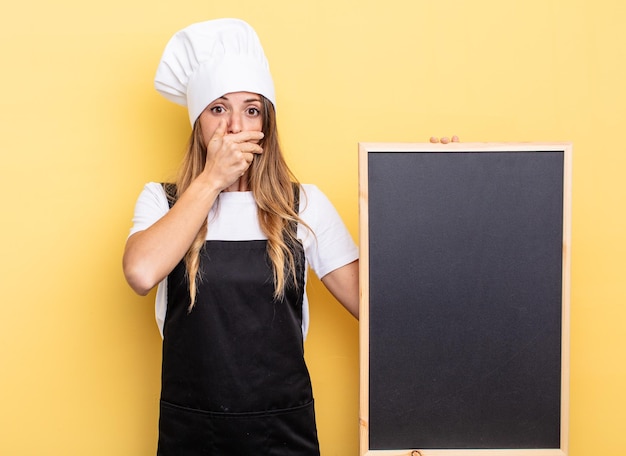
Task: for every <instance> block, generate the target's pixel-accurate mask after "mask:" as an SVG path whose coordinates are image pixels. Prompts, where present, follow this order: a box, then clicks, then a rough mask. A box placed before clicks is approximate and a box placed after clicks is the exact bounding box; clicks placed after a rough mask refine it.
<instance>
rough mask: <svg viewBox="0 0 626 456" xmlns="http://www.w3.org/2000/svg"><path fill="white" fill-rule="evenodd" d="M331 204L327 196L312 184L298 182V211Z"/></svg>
mask: <svg viewBox="0 0 626 456" xmlns="http://www.w3.org/2000/svg"><path fill="white" fill-rule="evenodd" d="M327 205H332V204H331V202H330V200H329V199H328V197H327V196H326V195H325V194H324V192H322V191H321V190H320V189H319V188H318V187H317V186H316V185H314V184H300V213H301V214H302V213H304V212H307V211H316V210H320V209H323V208H324V207H325V206H327Z"/></svg>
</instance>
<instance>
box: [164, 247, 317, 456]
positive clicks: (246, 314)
mask: <svg viewBox="0 0 626 456" xmlns="http://www.w3.org/2000/svg"><path fill="white" fill-rule="evenodd" d="M266 247H267V241H265V240H254V241H206V243H205V246H204V248H203V250H202V252H201V259H200V265H201V277H202V279H201V280H198V294H197V298H196V304H195V306H194V308H193V310H192V311H191V312H189V311H188V306H189V302H190V300H189V292H188V282H187V278H186V270H185V266H184V262H181V263H180V264H179V265H178V266H177V267H176V268H175V269H174V270H173V271H172V273H171V274H170V275H169V276H168V290H167V291H168V304H167V314H166V317H165V323H164V327H163V334H164V339H163V368H162V388H161V408H160V417H159V445H158V450H157V454H158V455H159V456H172V455H181V456H183V455H184V456H201V455H202V456H208V455H210V456H247V455H255V456H256V455H267V456H270V455H271V456H291V455H293V456H295V455H298V456H309V455H310V456H317V455H319V447H318V441H317V431H316V426H315V414H314V409H313V395H312V391H311V381H310V378H309V373H308V370H307V367H306V364H305V362H304V347H303V337H302V329H301V324H302V301H303V293H304V274H305V271H304V252H303V249H302V246H301V245H300V244H298V245H296V246H294V248H293V251H294V254H295V255H296V258H297V259H298V261H297V265H298V267H297V274H296V275H297V277H296V279H297V284H296V283H293V280H291V283H289V284H288V286H287V288H286V291H285V297H284V298H283V299H281V300H274V297H273V293H274V283H273V274H272V266H271V263H270V260H269V258H268V256H267V253H266Z"/></svg>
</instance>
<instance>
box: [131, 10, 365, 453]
mask: <svg viewBox="0 0 626 456" xmlns="http://www.w3.org/2000/svg"><path fill="white" fill-rule="evenodd" d="M155 86H156V88H157V90H158V91H159V92H160V93H161V94H163V95H164V96H165V97H166V98H168V99H170V100H172V101H174V102H176V103H178V104H181V105H184V106H186V107H187V108H188V113H189V118H190V122H191V125H192V133H191V137H190V141H189V144H188V148H187V153H186V155H185V157H184V160H183V163H182V165H181V168H180V171H179V176H178V179H177V182H176V184H175V185H161V184H157V183H150V184H148V185H146V187H145V188H144V190H143V192H142V193H141V195H140V196H139V199H138V201H137V205H136V208H135V215H134V219H133V222H134V224H133V228H132V230H131V234H130V236H129V238H128V240H127V244H126V249H125V252H124V260H123V266H124V273H125V276H126V279H127V281H128V283H129V284H130V286H131V287H132V288H133V289H134V290H135V291H136V292H137V293H139V294H141V295H145V294H147V293H148V292H149V291H150V290H151V289H152V288H153V287H155V286H157V285H158V289H157V303H156V313H157V322H158V325H159V329H160V330H161V333H162V335H163V366H162V389H161V408H160V419H159V444H158V454H159V455H185V456H194V455H212V456H215V455H218V456H219V455H252V454H254V455H270V454H271V455H298V456H307V455H318V454H319V448H318V441H317V432H316V426H315V417H314V409H313V395H312V392H311V382H310V378H309V374H308V371H307V368H306V365H305V363H304V354H303V340H304V337H305V336H306V332H307V329H308V303H307V298H306V292H305V286H306V267H307V266H308V265H310V266H311V267H312V268H313V270H314V271H315V272H316V274H317V275H318V276H319V277H320V278H321V280H322V282H323V283H324V285H325V286H326V287H327V288H328V289H329V290H330V292H331V293H332V294H333V295H334V296H335V297H336V298H337V299H338V301H339V302H340V303H341V304H342V305H344V306H345V307H346V309H347V310H348V311H349V312H350V313H352V314H353V315H354V316H355V317H358V253H357V249H356V246H355V245H354V242H353V241H352V239H351V237H350V235H349V233H348V232H347V230H346V228H345V226H344V225H343V223H342V222H341V220H340V218H339V216H338V215H337V213H336V211H335V210H334V208H333V207H332V205H331V204H330V202H329V201H328V200H327V199H326V197H325V196H324V195H323V194H322V193H321V192H320V191H319V190H318V189H317V188H316V187H314V186H311V185H300V184H298V183H297V181H296V179H295V178H294V177H293V175H292V174H291V172H290V171H289V168H288V167H287V165H286V163H285V161H284V158H283V155H282V153H281V150H280V146H279V143H278V135H277V129H276V117H275V96H274V87H273V82H272V78H271V75H270V73H269V67H268V64H267V60H266V58H265V55H264V53H263V49H262V47H261V44H260V42H259V40H258V37H257V35H256V33H255V32H254V30H253V29H252V28H251V27H250V26H249V25H248V24H247V23H245V22H243V21H240V20H236V19H219V20H214V21H208V22H202V23H198V24H193V25H191V26H190V27H187V28H186V29H183V30H181V31H180V32H178V33H177V34H176V35H174V37H173V38H172V39H171V40H170V42H169V43H168V44H167V46H166V49H165V51H164V53H163V57H162V59H161V62H160V64H159V68H158V70H157V74H156V78H155Z"/></svg>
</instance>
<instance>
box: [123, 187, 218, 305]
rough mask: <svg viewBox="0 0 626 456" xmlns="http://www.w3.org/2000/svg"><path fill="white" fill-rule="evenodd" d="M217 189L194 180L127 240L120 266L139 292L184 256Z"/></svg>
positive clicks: (158, 278) (213, 199) (150, 285)
mask: <svg viewBox="0 0 626 456" xmlns="http://www.w3.org/2000/svg"><path fill="white" fill-rule="evenodd" d="M218 195H219V190H218V189H217V188H214V187H212V186H211V185H208V184H207V183H206V182H204V181H202V180H199V179H196V180H195V181H194V182H192V184H191V185H190V186H189V188H188V189H187V190H186V191H185V192H184V193H183V194H182V195H181V196H180V198H179V199H178V201H177V202H176V204H175V205H174V206H173V207H172V209H171V210H170V211H169V212H168V213H167V214H165V215H164V216H163V217H162V218H161V219H160V220H158V221H157V222H156V223H154V224H153V225H152V226H150V227H149V228H147V229H146V230H143V231H139V232H137V233H135V234H133V235H132V236H130V237H129V238H128V240H127V242H126V247H125V250H124V257H123V269H124V275H125V277H126V280H127V281H128V283H129V285H130V286H131V288H132V289H133V290H135V291H136V292H137V293H138V294H140V295H145V294H147V293H148V292H149V291H150V290H151V289H152V288H153V287H154V286H155V285H157V284H158V283H159V282H160V281H161V280H163V279H164V278H165V277H166V276H167V275H168V274H169V273H170V272H171V271H172V269H174V267H175V266H176V265H177V264H178V263H179V262H180V260H181V259H182V258H183V256H184V255H185V253H186V252H187V250H188V249H189V246H190V245H191V243H192V242H193V240H194V239H195V237H196V235H197V234H198V231H199V230H200V227H201V226H202V224H203V223H204V221H205V220H206V218H207V216H208V213H209V211H210V209H211V207H212V206H213V204H214V203H215V200H216V198H217V196H218Z"/></svg>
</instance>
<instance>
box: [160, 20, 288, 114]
mask: <svg viewBox="0 0 626 456" xmlns="http://www.w3.org/2000/svg"><path fill="white" fill-rule="evenodd" d="M154 86H155V88H156V89H157V90H158V91H159V92H160V93H161V95H163V96H164V97H165V98H167V99H168V100H170V101H173V102H174V103H177V104H179V105H181V106H186V107H187V110H188V111H189V120H190V121H191V125H193V124H194V122H195V121H196V119H197V118H198V116H200V114H201V113H202V111H204V109H205V108H206V107H207V106H208V105H209V104H210V103H211V102H213V101H214V100H216V99H217V98H219V97H221V96H223V95H225V94H227V93H231V92H252V93H258V94H260V95H263V96H264V97H265V98H267V99H269V100H270V101H271V102H272V104H274V106H276V100H275V98H276V97H275V94H274V83H273V82H272V76H271V74H270V69H269V64H268V62H267V59H266V58H265V54H264V52H263V48H262V46H261V42H260V41H259V37H258V36H257V34H256V32H255V31H254V29H253V28H252V27H251V26H250V25H249V24H248V23H246V22H244V21H242V20H240V19H215V20H211V21H206V22H199V23H197V24H192V25H190V26H188V27H186V28H184V29H183V30H181V31H179V32H178V33H176V34H175V35H174V36H173V37H172V38H171V39H170V41H169V42H168V43H167V46H166V47H165V50H164V51H163V56H162V57H161V62H160V63H159V66H158V68H157V72H156V77H155V78H154Z"/></svg>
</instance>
